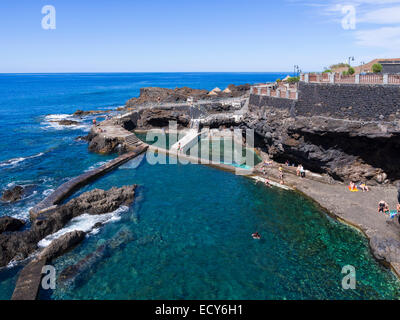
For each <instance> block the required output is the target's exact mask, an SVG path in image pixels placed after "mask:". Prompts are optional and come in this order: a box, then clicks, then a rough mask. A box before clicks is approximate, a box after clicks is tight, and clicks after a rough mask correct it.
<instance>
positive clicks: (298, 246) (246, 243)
mask: <svg viewBox="0 0 400 320" xmlns="http://www.w3.org/2000/svg"><path fill="white" fill-rule="evenodd" d="M286 75H287V73H279V74H278V73H274V74H273V73H137V74H134V73H121V74H1V75H0V190H4V189H7V188H10V187H12V186H14V185H22V186H24V187H25V188H26V195H25V197H24V199H23V200H22V201H20V202H17V203H15V204H7V203H0V216H3V215H10V216H13V217H17V218H21V219H25V220H28V218H29V216H28V211H29V209H30V208H31V207H33V206H34V205H35V204H36V203H37V202H39V201H40V200H42V199H44V197H45V196H46V195H48V194H49V193H51V192H52V191H53V190H54V189H55V188H57V187H58V186H59V185H60V184H62V183H64V182H66V181H67V180H68V179H70V178H72V177H74V176H77V175H79V174H81V173H82V172H84V171H86V170H89V169H91V168H93V167H96V166H99V165H101V164H103V163H104V162H105V161H108V160H110V159H112V158H114V157H115V156H116V155H109V156H101V155H97V154H93V153H89V152H88V150H87V144H86V143H85V142H79V141H76V140H75V138H76V137H78V136H83V135H86V134H87V132H88V131H89V129H90V123H91V121H92V120H93V117H92V116H88V117H83V118H77V117H73V116H72V114H73V113H74V112H75V111H76V110H77V109H80V110H111V112H112V113H113V112H114V111H113V110H115V109H116V108H118V107H119V106H122V105H124V104H125V102H126V101H127V100H128V99H130V98H132V97H136V96H138V95H139V90H140V88H141V87H148V86H156V87H167V88H175V87H182V86H188V87H192V88H199V89H208V90H211V89H213V88H215V87H219V88H221V89H224V88H225V87H227V86H228V85H229V84H236V85H238V84H244V83H260V82H267V81H274V80H276V79H277V78H282V77H285V76H286ZM59 119H71V120H75V121H79V122H80V124H79V125H78V126H73V127H67V126H60V125H58V124H57V123H56V122H53V121H56V120H59ZM98 120H101V118H100V117H99V118H98ZM127 184H138V185H139V187H138V194H137V198H136V201H135V204H134V205H133V206H132V207H130V208H121V209H120V210H118V211H116V212H112V213H109V214H107V215H104V216H102V217H95V218H93V217H89V216H87V215H84V216H82V217H81V218H79V219H77V220H75V221H73V223H71V224H70V225H68V226H67V229H68V228H69V229H70V230H73V229H85V228H86V229H90V227H91V226H93V225H94V224H95V223H96V222H99V221H101V222H105V223H106V224H105V225H104V227H102V228H98V229H94V230H92V231H91V232H90V233H89V235H88V236H87V238H86V239H85V241H84V242H83V243H82V244H81V245H80V246H78V247H77V248H76V249H74V250H73V251H71V252H69V253H68V254H66V255H64V256H63V257H61V258H59V259H57V260H56V261H55V262H54V266H55V267H56V271H57V276H58V277H59V276H60V275H62V274H65V270H66V269H67V268H68V267H71V266H74V265H75V266H76V265H77V266H78V268H75V269H77V270H78V271H79V272H76V273H75V274H73V275H72V276H71V277H70V278H69V279H68V281H64V282H63V281H61V280H58V281H57V287H56V289H55V290H54V291H44V290H42V291H41V292H40V298H41V299H396V298H397V297H398V296H399V290H400V283H399V281H398V280H397V279H396V278H395V276H394V275H393V274H392V273H391V272H390V271H389V270H387V269H385V268H384V267H382V266H381V265H379V264H378V263H377V262H376V261H375V260H374V259H373V257H372V256H371V254H370V251H369V248H368V243H367V241H366V239H365V238H364V237H363V236H362V235H361V234H360V233H358V232H357V231H355V230H353V229H351V228H349V227H347V226H344V225H342V224H340V223H338V222H336V221H334V220H333V219H331V218H329V217H328V216H327V215H326V214H325V213H324V212H322V211H321V209H319V208H318V207H316V206H315V205H314V204H313V203H312V202H311V201H309V200H307V199H304V198H302V197H301V196H300V195H298V194H296V193H294V192H288V191H283V190H278V189H268V188H265V187H264V186H261V185H257V184H255V183H254V182H253V181H252V180H249V179H248V178H245V177H240V176H236V175H234V174H231V173H228V172H224V171H219V170H216V169H213V168H209V167H204V166H200V165H155V166H154V165H150V164H148V163H147V162H146V161H145V160H144V161H142V162H141V163H139V161H138V160H135V161H133V162H131V163H128V164H126V165H124V166H122V167H120V168H119V169H117V170H116V171H114V172H112V173H110V174H108V175H106V176H104V177H103V178H101V179H100V180H98V181H96V182H94V183H93V184H91V185H89V186H86V187H85V188H84V189H83V190H80V191H79V192H78V193H81V192H83V191H87V190H90V189H93V188H103V189H108V188H111V187H112V186H123V185H127ZM96 219H98V220H96ZM28 225H29V223H28ZM254 231H258V232H260V233H261V234H262V235H263V238H262V240H261V241H254V240H253V239H252V238H251V237H250V235H251V234H252V233H253V232H254ZM346 265H352V266H354V267H355V269H356V279H357V287H356V289H355V290H344V289H343V288H342V278H343V277H344V275H343V274H341V271H342V268H343V267H344V266H346ZM22 266H23V265H10V266H8V267H7V268H3V269H0V299H9V298H10V297H11V294H12V292H13V288H14V286H15V283H16V279H17V276H18V272H19V271H20V270H21V267H22ZM67 270H68V269H67ZM63 272H64V273H63Z"/></svg>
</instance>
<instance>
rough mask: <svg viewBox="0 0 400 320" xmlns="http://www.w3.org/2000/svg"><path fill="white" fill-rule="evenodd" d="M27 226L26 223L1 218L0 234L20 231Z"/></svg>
mask: <svg viewBox="0 0 400 320" xmlns="http://www.w3.org/2000/svg"><path fill="white" fill-rule="evenodd" d="M24 225H25V222H24V221H22V220H19V219H15V218H11V217H1V218H0V234H1V233H3V232H13V231H18V230H19V229H21V228H22V227H23V226H24Z"/></svg>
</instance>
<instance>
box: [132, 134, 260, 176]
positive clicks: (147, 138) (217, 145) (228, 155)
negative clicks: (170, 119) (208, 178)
mask: <svg viewBox="0 0 400 320" xmlns="http://www.w3.org/2000/svg"><path fill="white" fill-rule="evenodd" d="M135 134H136V136H137V137H138V138H139V139H140V140H142V141H144V142H146V143H148V144H150V145H153V146H157V147H159V148H164V149H170V147H171V146H172V145H173V144H175V143H176V142H177V141H178V140H179V139H182V138H183V137H184V136H185V133H184V132H181V133H179V134H175V135H174V136H173V138H171V137H170V134H169V133H162V132H148V133H143V132H140V133H139V132H135ZM225 143H226V144H227V145H228V147H227V148H228V151H227V150H225V149H224V146H225ZM204 150H208V152H204ZM235 151H240V156H241V159H239V160H237V159H236V158H235ZM186 154H187V155H192V156H196V157H199V158H201V159H206V160H209V161H210V162H211V161H212V162H219V163H224V164H228V165H232V166H235V167H242V168H247V169H250V168H252V167H254V166H255V165H257V164H259V163H260V162H261V161H262V159H261V158H260V157H259V156H258V155H257V154H256V153H255V152H254V150H251V149H250V148H247V149H246V147H245V146H241V145H239V144H237V143H234V142H233V139H232V138H225V139H215V138H214V139H213V140H211V139H209V138H203V139H199V143H198V144H196V145H195V146H193V147H192V148H190V149H189V150H187V152H186ZM247 156H249V157H250V158H252V160H251V163H248V164H247V162H246V161H247ZM235 160H237V161H238V162H239V163H236V162H235Z"/></svg>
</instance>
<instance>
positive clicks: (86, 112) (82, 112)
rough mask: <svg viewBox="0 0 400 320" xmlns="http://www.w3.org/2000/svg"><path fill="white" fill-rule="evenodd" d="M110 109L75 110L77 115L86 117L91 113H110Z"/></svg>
mask: <svg viewBox="0 0 400 320" xmlns="http://www.w3.org/2000/svg"><path fill="white" fill-rule="evenodd" d="M108 112H110V110H106V111H102V110H90V111H83V110H76V111H75V112H74V114H73V115H74V116H75V117H84V116H89V115H94V114H103V113H108Z"/></svg>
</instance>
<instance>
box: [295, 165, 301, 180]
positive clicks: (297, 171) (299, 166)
mask: <svg viewBox="0 0 400 320" xmlns="http://www.w3.org/2000/svg"><path fill="white" fill-rule="evenodd" d="M300 169H301V164H299V165H298V166H297V170H296V174H297V176H298V177H300Z"/></svg>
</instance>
